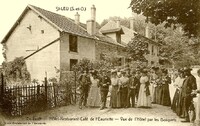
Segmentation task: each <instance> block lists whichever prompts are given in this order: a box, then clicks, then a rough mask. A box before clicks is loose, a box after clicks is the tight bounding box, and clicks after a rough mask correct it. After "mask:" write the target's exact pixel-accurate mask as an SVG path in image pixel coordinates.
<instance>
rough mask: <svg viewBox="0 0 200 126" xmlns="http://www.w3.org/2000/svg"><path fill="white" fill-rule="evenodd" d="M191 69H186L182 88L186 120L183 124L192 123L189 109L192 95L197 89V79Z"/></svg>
mask: <svg viewBox="0 0 200 126" xmlns="http://www.w3.org/2000/svg"><path fill="white" fill-rule="evenodd" d="M191 70H192V69H190V68H185V70H184V73H185V75H186V78H185V80H184V81H183V86H182V95H181V97H182V99H183V113H184V117H185V120H184V121H182V122H190V119H189V113H188V111H189V107H190V105H191V103H192V100H193V96H192V95H191V93H192V91H193V90H196V89H197V84H196V78H195V77H194V76H193V75H192V74H191Z"/></svg>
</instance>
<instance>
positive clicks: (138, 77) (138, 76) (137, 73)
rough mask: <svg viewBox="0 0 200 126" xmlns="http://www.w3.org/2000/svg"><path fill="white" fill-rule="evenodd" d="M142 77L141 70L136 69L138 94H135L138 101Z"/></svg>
mask: <svg viewBox="0 0 200 126" xmlns="http://www.w3.org/2000/svg"><path fill="white" fill-rule="evenodd" d="M140 77H141V75H140V70H139V69H136V74H135V81H136V83H137V86H136V92H135V93H136V94H135V96H136V100H138V95H139V91H140Z"/></svg>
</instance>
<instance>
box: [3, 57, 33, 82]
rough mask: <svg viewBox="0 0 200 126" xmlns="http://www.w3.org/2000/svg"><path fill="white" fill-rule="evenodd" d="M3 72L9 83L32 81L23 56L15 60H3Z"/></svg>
mask: <svg viewBox="0 0 200 126" xmlns="http://www.w3.org/2000/svg"><path fill="white" fill-rule="evenodd" d="M2 66H3V73H4V76H5V78H6V82H7V84H8V85H9V84H10V85H11V84H16V83H18V85H23V84H26V83H27V82H29V83H30V81H31V75H30V73H29V71H28V70H27V66H26V61H25V60H24V58H23V57H17V58H15V59H14V60H13V61H10V62H5V61H4V62H3V63H2Z"/></svg>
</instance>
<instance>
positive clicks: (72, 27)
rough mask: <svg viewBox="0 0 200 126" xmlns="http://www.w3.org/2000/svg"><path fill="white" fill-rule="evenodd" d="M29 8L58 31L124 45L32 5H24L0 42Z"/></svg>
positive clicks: (5, 38)
mask: <svg viewBox="0 0 200 126" xmlns="http://www.w3.org/2000/svg"><path fill="white" fill-rule="evenodd" d="M29 9H31V10H33V11H35V12H36V13H37V14H38V15H39V16H41V17H42V18H44V19H45V20H46V21H47V22H49V23H50V24H51V25H53V26H54V27H56V28H57V29H58V30H60V31H63V32H67V33H71V34H75V35H78V36H82V37H87V38H91V39H96V40H100V41H103V42H107V43H110V44H115V45H118V46H122V47H124V45H123V44H120V43H117V42H115V41H114V40H113V39H112V38H110V37H108V36H105V35H103V34H100V33H98V32H97V33H96V34H95V35H93V36H92V35H90V34H88V33H87V30H86V29H87V25H86V24H84V23H81V22H80V24H79V25H77V24H76V23H75V21H74V20H73V19H71V18H68V17H65V16H62V15H59V14H56V13H53V12H50V11H47V10H44V9H42V8H39V7H36V6H33V5H28V6H27V7H26V9H25V10H24V12H23V13H22V14H21V15H20V17H19V18H18V20H17V21H16V22H15V24H14V25H13V27H12V28H11V29H10V30H9V32H8V33H7V35H6V36H5V37H4V39H3V40H2V42H1V43H4V42H6V40H7V39H8V38H9V36H10V34H12V32H13V30H14V29H15V28H16V27H17V24H18V21H19V20H21V19H22V18H23V16H24V14H25V13H26V12H27V10H29ZM96 30H97V31H99V29H96Z"/></svg>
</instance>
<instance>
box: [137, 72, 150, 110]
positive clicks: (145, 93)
mask: <svg viewBox="0 0 200 126" xmlns="http://www.w3.org/2000/svg"><path fill="white" fill-rule="evenodd" d="M141 72H142V76H141V78H140V90H139V96H138V101H137V107H145V108H146V107H147V108H149V107H151V106H152V105H151V96H150V91H149V85H150V84H149V78H148V76H147V70H145V69H143V70H142V71H141Z"/></svg>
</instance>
